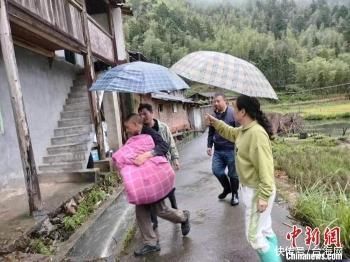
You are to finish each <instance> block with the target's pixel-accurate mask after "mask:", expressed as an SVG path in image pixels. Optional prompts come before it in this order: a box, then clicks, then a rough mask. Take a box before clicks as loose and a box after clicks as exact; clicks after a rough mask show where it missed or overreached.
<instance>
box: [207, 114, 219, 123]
mask: <svg viewBox="0 0 350 262" xmlns="http://www.w3.org/2000/svg"><path fill="white" fill-rule="evenodd" d="M205 120H206V122H207V125H212V124H214V122H216V121H218V119H217V118H215V117H213V116H212V115H210V114H205Z"/></svg>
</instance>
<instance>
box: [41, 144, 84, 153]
mask: <svg viewBox="0 0 350 262" xmlns="http://www.w3.org/2000/svg"><path fill="white" fill-rule="evenodd" d="M86 150H88V146H87V143H85V142H84V143H75V144H66V145H59V146H50V147H48V148H47V152H48V154H49V155H57V154H65V153H74V152H79V151H86Z"/></svg>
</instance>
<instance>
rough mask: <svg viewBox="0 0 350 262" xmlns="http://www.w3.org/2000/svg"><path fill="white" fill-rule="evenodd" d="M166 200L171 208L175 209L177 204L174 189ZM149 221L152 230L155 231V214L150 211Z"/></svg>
mask: <svg viewBox="0 0 350 262" xmlns="http://www.w3.org/2000/svg"><path fill="white" fill-rule="evenodd" d="M167 198H169V200H170V204H171V207H172V208H174V209H177V203H176V197H175V188H174V189H173V190H171V191H170V193H169V194H168V196H167ZM151 220H152V223H153V229H156V228H157V227H158V218H157V216H156V214H155V212H154V211H153V210H152V209H151Z"/></svg>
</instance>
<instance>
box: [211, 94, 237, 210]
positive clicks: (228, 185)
mask: <svg viewBox="0 0 350 262" xmlns="http://www.w3.org/2000/svg"><path fill="white" fill-rule="evenodd" d="M214 107H215V110H214V114H213V116H214V117H215V118H217V119H219V120H222V121H224V122H225V123H226V124H228V125H230V126H232V127H235V126H236V121H235V119H234V115H233V114H234V113H233V108H231V107H229V106H227V104H226V101H225V95H224V94H215V97H214ZM213 146H214V154H213ZM234 151H235V144H234V143H232V142H231V141H229V140H227V139H225V138H223V137H222V136H220V134H219V133H218V132H217V131H216V130H215V128H214V127H212V126H210V127H209V133H208V146H207V154H208V155H209V156H213V160H212V171H213V174H214V176H215V177H216V178H217V179H218V180H219V182H220V184H221V185H222V187H223V191H222V193H221V194H220V195H218V198H219V199H224V198H225V197H226V196H227V195H228V194H230V193H232V198H231V205H232V206H236V205H238V204H239V198H238V188H239V179H238V175H237V172H236V169H235V154H234ZM226 168H227V169H228V172H227V175H226V173H225V169H226ZM227 176H228V177H229V179H228V178H227Z"/></svg>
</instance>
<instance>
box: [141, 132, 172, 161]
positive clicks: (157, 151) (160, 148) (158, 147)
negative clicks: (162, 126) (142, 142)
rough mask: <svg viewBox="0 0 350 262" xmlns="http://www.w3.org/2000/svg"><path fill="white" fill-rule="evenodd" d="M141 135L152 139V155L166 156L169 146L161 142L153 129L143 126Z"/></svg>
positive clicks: (159, 136) (160, 138)
mask: <svg viewBox="0 0 350 262" xmlns="http://www.w3.org/2000/svg"><path fill="white" fill-rule="evenodd" d="M141 134H143V135H150V136H151V137H152V139H153V142H154V144H155V147H154V150H153V151H154V155H156V156H166V154H167V153H168V151H169V144H168V143H167V142H165V141H164V140H163V138H162V137H161V135H160V134H159V133H158V132H157V131H155V130H154V129H152V128H150V127H147V126H144V127H143V128H142V131H141Z"/></svg>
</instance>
